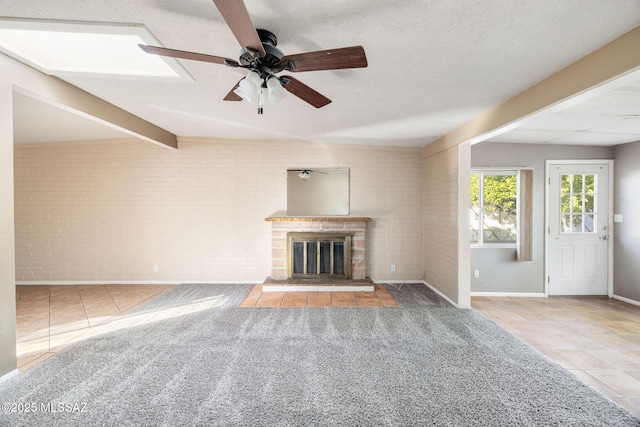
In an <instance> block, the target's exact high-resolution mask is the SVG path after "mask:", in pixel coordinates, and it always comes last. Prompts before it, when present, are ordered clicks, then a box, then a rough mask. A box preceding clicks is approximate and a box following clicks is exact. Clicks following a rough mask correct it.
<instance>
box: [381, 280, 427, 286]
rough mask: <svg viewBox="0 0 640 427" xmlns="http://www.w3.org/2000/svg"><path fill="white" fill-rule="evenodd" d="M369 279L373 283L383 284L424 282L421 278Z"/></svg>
mask: <svg viewBox="0 0 640 427" xmlns="http://www.w3.org/2000/svg"><path fill="white" fill-rule="evenodd" d="M371 281H372V282H373V283H375V284H376V285H384V284H385V283H388V284H390V285H404V284H408V283H420V284H424V283H425V281H424V280H422V279H415V280H385V279H371Z"/></svg>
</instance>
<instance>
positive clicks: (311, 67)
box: [280, 46, 367, 72]
mask: <svg viewBox="0 0 640 427" xmlns="http://www.w3.org/2000/svg"><path fill="white" fill-rule="evenodd" d="M285 61H291V62H293V64H294V66H295V68H293V69H292V70H291V71H293V72H298V71H318V70H339V69H343V68H365V67H366V66H367V57H366V55H365V54H364V48H363V47H362V46H351V47H343V48H340V49H329V50H319V51H317V52H307V53H299V54H296V55H286V56H284V57H283V58H282V60H281V61H280V62H281V63H283V64H284V63H285Z"/></svg>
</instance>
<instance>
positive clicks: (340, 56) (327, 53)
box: [140, 0, 367, 114]
mask: <svg viewBox="0 0 640 427" xmlns="http://www.w3.org/2000/svg"><path fill="white" fill-rule="evenodd" d="M213 3H214V4H215V5H216V7H217V8H218V10H219V11H220V14H221V15H222V17H223V18H224V20H225V22H226V23H227V25H228V26H229V28H230V29H231V31H232V32H233V34H234V36H235V37H236V39H237V40H238V42H239V43H240V46H241V50H240V57H239V60H238V61H235V60H233V59H229V58H223V57H220V56H214V55H206V54H202V53H195V52H187V51H182V50H175V49H167V48H164V47H155V46H147V45H140V48H142V50H144V51H145V52H147V53H151V54H155V55H162V56H170V57H172V58H180V59H191V60H194V61H203V62H211V63H214V64H222V65H226V66H228V67H234V68H244V69H246V70H249V74H248V75H247V76H246V77H245V78H242V79H241V80H240V81H238V83H236V85H235V86H234V87H233V88H232V89H231V91H229V93H228V94H227V95H226V96H225V97H224V100H225V101H242V100H243V99H247V100H250V99H251V97H252V96H254V95H257V96H258V114H262V112H263V105H264V104H266V103H269V102H273V101H274V100H277V99H278V98H281V97H282V96H284V93H285V92H284V91H283V90H282V88H284V89H286V91H288V92H289V93H291V94H293V95H295V96H297V97H298V98H300V99H302V100H303V101H305V102H307V103H309V104H310V105H313V106H314V107H316V108H321V107H324V106H325V105H327V104H329V103H330V102H331V100H330V99H329V98H327V97H325V96H324V95H322V94H321V93H319V92H317V91H315V90H314V89H312V88H310V87H309V86H307V85H305V84H304V83H302V82H300V81H299V80H297V79H295V78H294V77H292V76H289V75H283V76H277V75H276V74H278V73H280V72H282V71H289V72H293V73H296V72H302V71H319V70H338V69H344V68H364V67H366V66H367V58H366V56H365V53H364V48H363V47H362V46H351V47H343V48H339V49H329V50H321V51H315V52H306V53H299V54H294V55H284V54H283V53H282V52H281V51H280V50H279V49H278V48H277V47H276V46H277V44H278V39H277V38H276V36H275V34H273V33H272V32H270V31H267V30H260V29H258V30H256V29H255V27H254V26H253V23H252V22H251V17H250V16H249V12H248V11H247V8H246V6H245V4H244V2H243V1H242V0H213Z"/></svg>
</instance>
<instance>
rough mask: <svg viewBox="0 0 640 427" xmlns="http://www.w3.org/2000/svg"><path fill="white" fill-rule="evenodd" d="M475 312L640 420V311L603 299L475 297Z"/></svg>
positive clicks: (615, 301)
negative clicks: (478, 312) (637, 416)
mask: <svg viewBox="0 0 640 427" xmlns="http://www.w3.org/2000/svg"><path fill="white" fill-rule="evenodd" d="M471 306H472V307H473V308H475V309H476V310H478V311H480V312H481V313H482V314H484V315H485V316H487V317H488V318H490V319H492V320H493V321H494V322H496V323H497V324H498V325H500V326H502V327H503V328H504V329H506V330H507V331H509V332H511V333H512V334H513V335H515V336H516V337H518V338H520V339H521V340H522V341H524V342H526V343H528V344H529V345H531V346H532V347H534V348H536V349H537V350H539V351H540V352H541V353H543V354H545V355H546V356H547V357H549V358H550V359H552V360H554V361H555V362H556V363H558V364H560V365H562V366H563V367H565V368H566V369H568V370H569V371H570V372H572V373H573V374H574V375H576V376H577V377H578V378H580V379H581V380H582V381H583V382H585V383H587V384H589V385H590V386H591V387H593V388H595V389H596V390H599V391H600V392H601V393H602V394H604V395H605V396H608V397H609V398H610V399H611V400H613V401H615V402H617V403H618V404H619V405H621V406H624V407H625V408H627V409H628V410H630V411H631V412H633V413H635V414H637V415H639V416H640V307H638V306H634V305H631V304H627V303H624V302H622V301H618V300H615V299H609V298H604V297H603V298H599V297H551V298H505V297H472V298H471Z"/></svg>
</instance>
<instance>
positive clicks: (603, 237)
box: [600, 234, 609, 240]
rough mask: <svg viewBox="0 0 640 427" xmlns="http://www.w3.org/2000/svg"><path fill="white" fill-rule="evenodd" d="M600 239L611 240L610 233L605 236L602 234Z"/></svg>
mask: <svg viewBox="0 0 640 427" xmlns="http://www.w3.org/2000/svg"><path fill="white" fill-rule="evenodd" d="M600 240H609V235H608V234H605V235H604V236H600Z"/></svg>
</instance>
